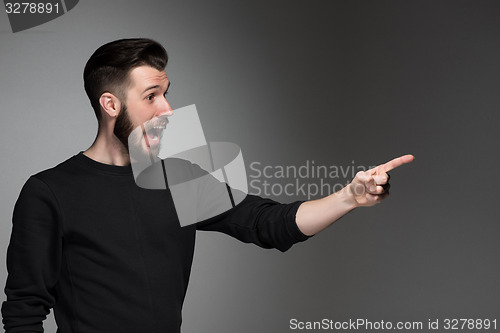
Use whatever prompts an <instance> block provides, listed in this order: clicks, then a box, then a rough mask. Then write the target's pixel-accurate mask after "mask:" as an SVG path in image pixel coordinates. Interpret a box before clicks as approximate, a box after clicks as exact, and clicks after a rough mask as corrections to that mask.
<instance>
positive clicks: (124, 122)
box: [113, 104, 134, 152]
mask: <svg viewBox="0 0 500 333" xmlns="http://www.w3.org/2000/svg"><path fill="white" fill-rule="evenodd" d="M133 130H134V125H132V122H131V121H130V117H129V115H128V113H127V106H126V105H125V104H123V107H122V109H121V112H120V114H119V115H118V117H117V118H116V122H115V128H114V129H113V133H114V135H115V136H116V137H117V138H118V140H120V142H121V143H122V144H123V146H124V147H125V149H126V150H127V152H129V146H128V137H129V135H130V133H132V131H133Z"/></svg>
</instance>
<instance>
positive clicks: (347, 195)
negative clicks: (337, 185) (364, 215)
mask: <svg viewBox="0 0 500 333" xmlns="http://www.w3.org/2000/svg"><path fill="white" fill-rule="evenodd" d="M337 193H338V194H339V195H340V196H341V197H342V201H344V202H345V203H346V205H347V206H348V207H349V208H350V209H354V208H357V207H359V202H358V200H356V196H355V195H354V191H353V187H352V183H349V184H348V185H346V186H345V187H344V188H343V189H342V190H340V191H338V192H337Z"/></svg>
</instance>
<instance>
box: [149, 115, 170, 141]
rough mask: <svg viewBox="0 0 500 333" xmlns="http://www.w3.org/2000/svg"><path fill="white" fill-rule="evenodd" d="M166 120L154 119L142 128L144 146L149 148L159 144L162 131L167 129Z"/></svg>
mask: <svg viewBox="0 0 500 333" xmlns="http://www.w3.org/2000/svg"><path fill="white" fill-rule="evenodd" d="M167 123H168V120H167V119H166V118H156V119H154V120H152V121H151V122H149V123H148V124H147V125H146V126H145V128H143V133H144V137H145V139H146V145H147V146H149V147H153V146H157V145H158V144H159V143H160V139H161V137H162V134H163V131H164V130H165V128H166V127H167Z"/></svg>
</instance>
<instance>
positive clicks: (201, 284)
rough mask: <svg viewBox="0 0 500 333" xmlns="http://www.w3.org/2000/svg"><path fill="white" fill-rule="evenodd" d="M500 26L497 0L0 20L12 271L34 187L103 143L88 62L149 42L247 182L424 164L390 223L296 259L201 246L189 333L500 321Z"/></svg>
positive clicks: (97, 9) (304, 247)
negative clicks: (305, 171)
mask: <svg viewBox="0 0 500 333" xmlns="http://www.w3.org/2000/svg"><path fill="white" fill-rule="evenodd" d="M499 22H500V1H480V0H478V1H460V0H453V1H396V0H395V1H320V0H315V1H275V0H273V1H260V0H259V1H255V0H254V1H210V2H208V1H201V0H200V1H186V0H183V1H134V2H132V1H130V2H129V1H127V2H125V1H117V0H113V1H112V0H107V1H97V0H93V1H80V3H79V4H78V5H77V6H76V7H75V8H74V9H73V10H71V11H70V12H68V13H67V14H66V15H63V16H62V17H60V18H58V19H56V20H54V21H51V22H49V23H46V24H44V25H42V26H39V27H36V28H33V29H31V30H28V31H26V32H20V33H16V34H13V33H12V32H11V31H10V27H9V25H8V21H7V15H6V14H5V12H2V13H1V14H0V101H1V117H2V118H1V119H2V121H1V124H0V126H1V127H0V128H1V130H0V149H1V156H2V166H1V171H2V172H1V173H0V177H1V184H2V185H1V196H2V200H1V202H0V214H1V218H0V221H1V223H0V256H1V257H2V258H4V257H5V251H6V247H7V245H8V240H9V235H10V230H11V214H12V208H13V205H14V202H15V200H16V199H17V196H18V194H19V191H20V188H21V186H22V185H23V183H24V182H25V181H26V179H27V178H28V177H29V175H31V174H33V173H35V172H38V171H40V170H42V169H45V168H48V167H51V166H54V165H55V164H57V163H59V162H60V161H62V160H64V159H66V158H68V157H69V156H72V155H74V154H75V153H77V152H78V151H80V150H84V149H86V148H87V147H88V146H89V145H90V144H91V143H92V141H93V138H94V135H95V133H96V121H95V119H94V115H93V112H92V110H91V108H90V104H89V102H88V101H87V98H86V96H85V94H84V91H83V83H82V78H81V77H82V71H83V66H84V64H85V62H86V60H87V59H88V57H89V56H90V54H91V53H92V52H93V51H94V50H95V49H96V48H97V47H98V46H100V45H101V44H103V43H105V42H108V41H110V40H113V39H117V38H124V37H150V38H153V39H156V40H158V41H159V42H161V43H162V44H163V45H164V46H165V47H166V49H167V50H168V52H169V55H170V61H169V65H168V66H167V74H168V75H169V78H170V79H171V80H172V81H173V86H172V89H171V93H169V95H170V102H171V104H172V105H173V107H174V108H176V107H181V106H185V105H188V104H192V103H196V105H197V107H198V111H199V112H200V118H201V121H202V123H203V126H204V130H205V133H206V135H207V137H208V139H209V140H217V141H231V142H235V143H238V144H239V145H240V146H241V147H242V150H243V154H244V158H245V161H246V163H247V165H248V164H250V163H251V162H252V161H259V162H261V163H262V165H297V166H299V165H301V164H303V163H304V162H305V161H306V160H314V161H315V163H316V164H318V165H319V164H322V165H344V166H345V165H349V164H351V163H352V161H353V160H354V161H355V163H356V165H374V164H377V163H381V162H385V161H387V160H389V159H391V158H393V157H396V156H398V155H400V154H405V153H413V154H414V155H415V156H416V160H415V162H414V163H413V164H410V165H408V166H405V167H401V168H400V169H397V170H395V171H394V172H392V178H391V184H392V189H391V194H392V195H391V197H390V198H388V200H387V201H386V202H384V203H383V204H382V205H378V206H376V207H374V208H364V209H359V210H356V211H354V212H351V213H349V214H348V215H347V216H345V217H344V218H343V219H342V220H341V221H339V222H338V223H336V224H335V225H333V226H332V227H330V228H329V229H327V230H326V231H325V232H323V233H321V234H319V235H316V236H315V237H314V238H313V239H310V240H309V241H307V242H305V243H302V244H298V245H296V246H294V247H293V248H292V249H291V250H289V251H288V252H286V253H284V254H283V253H280V252H278V251H276V250H263V249H260V248H257V247H255V246H252V245H246V244H242V243H239V242H237V241H236V240H234V239H231V238H230V237H226V236H224V235H220V234H215V233H199V234H198V243H197V248H196V255H195V260H194V265H193V270H192V277H191V284H190V287H189V291H188V295H187V298H186V303H185V307H184V323H183V331H184V332H236V331H238V332H288V331H290V330H289V328H288V322H289V320H290V319H291V318H297V319H299V320H304V321H312V320H321V319H322V318H330V319H335V320H345V319H349V318H352V319H356V318H367V319H370V320H372V321H376V320H385V321H398V320H419V321H424V322H427V319H429V318H430V319H435V318H441V319H443V318H478V317H479V318H490V319H494V318H496V319H497V320H500V316H499V309H500V297H499V296H500V286H499V283H498V281H500V269H499V267H498V255H499V254H500V244H499V242H498V234H499V232H500V226H499V225H498V217H497V212H496V207H497V206H498V204H497V202H498V186H499V182H498V171H497V165H498V162H499V157H498V154H497V150H498V143H499V134H498V123H499V120H500V115H499V112H498V105H499V104H500V103H499V102H500V94H499V93H498V90H499V87H500V69H499V68H500V66H499V59H500V57H499V51H500V26H499V25H500V23H499ZM276 181H277V182H278V181H282V180H276ZM311 181H315V180H311ZM274 198H275V199H278V200H281V201H287V202H289V201H292V200H296V199H302V198H301V197H300V196H297V197H286V196H281V197H274ZM2 260H3V259H2ZM4 266H5V265H2V266H1V268H0V282H1V283H2V284H3V283H4V281H5V277H6V270H5V268H4ZM4 297H5V296H3V295H2V297H1V298H2V299H1V300H4V299H5V298H4ZM45 327H46V330H47V331H48V332H54V331H55V325H54V323H53V319H52V318H49V319H48V321H47V322H46V324H45Z"/></svg>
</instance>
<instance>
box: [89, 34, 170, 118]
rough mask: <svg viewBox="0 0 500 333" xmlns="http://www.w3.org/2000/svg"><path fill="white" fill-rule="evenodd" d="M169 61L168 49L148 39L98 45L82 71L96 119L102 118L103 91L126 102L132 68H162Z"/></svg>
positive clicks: (122, 40) (133, 39)
mask: <svg viewBox="0 0 500 333" xmlns="http://www.w3.org/2000/svg"><path fill="white" fill-rule="evenodd" d="M167 62H168V55H167V51H165V48H164V47H163V46H161V44H159V43H158V42H156V41H154V40H151V39H147V38H131V39H120V40H116V41H113V42H110V43H107V44H104V45H103V46H101V47H99V48H98V49H97V50H96V51H95V52H94V53H93V54H92V56H91V57H90V59H89V60H88V61H87V64H86V65H85V69H84V71H83V83H84V87H85V91H86V92H87V96H88V97H89V99H90V104H91V105H92V108H93V109H94V111H95V114H96V116H97V119H98V120H100V119H101V107H100V104H99V98H100V97H101V95H102V94H103V93H105V92H110V93H112V94H113V95H115V96H117V97H118V98H120V99H121V100H122V101H125V97H126V96H125V91H126V87H128V85H129V84H130V78H129V73H130V71H131V70H132V69H134V68H136V67H139V66H143V65H147V66H151V67H153V68H156V69H157V70H159V71H162V70H164V69H165V66H166V65H167Z"/></svg>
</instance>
